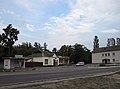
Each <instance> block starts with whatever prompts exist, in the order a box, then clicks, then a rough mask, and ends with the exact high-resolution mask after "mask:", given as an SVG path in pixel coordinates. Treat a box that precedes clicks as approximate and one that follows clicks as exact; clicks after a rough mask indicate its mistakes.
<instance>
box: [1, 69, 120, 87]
mask: <svg viewBox="0 0 120 89" xmlns="http://www.w3.org/2000/svg"><path fill="white" fill-rule="evenodd" d="M119 70H120V67H111V68H87V67H83V68H82V67H68V68H67V67H66V68H64V67H62V68H59V70H57V68H56V70H49V69H48V70H46V71H44V72H41V71H37V70H36V71H33V72H27V71H26V72H20V73H19V72H18V73H13V74H12V73H9V74H6V75H0V86H5V85H10V84H16V83H25V82H31V81H40V80H41V81H42V80H49V79H50V80H52V79H57V78H67V77H72V78H73V77H78V76H79V77H82V76H87V75H94V74H101V73H109V72H115V71H119Z"/></svg>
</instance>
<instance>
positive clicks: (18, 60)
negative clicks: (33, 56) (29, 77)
mask: <svg viewBox="0 0 120 89" xmlns="http://www.w3.org/2000/svg"><path fill="white" fill-rule="evenodd" d="M3 59H4V69H14V68H25V62H26V61H27V60H28V58H25V57H23V56H22V55H15V57H3Z"/></svg>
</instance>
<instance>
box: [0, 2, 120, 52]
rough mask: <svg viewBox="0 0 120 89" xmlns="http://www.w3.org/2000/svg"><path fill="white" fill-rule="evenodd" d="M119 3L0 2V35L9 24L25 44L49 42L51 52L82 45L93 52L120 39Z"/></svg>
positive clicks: (20, 41)
mask: <svg viewBox="0 0 120 89" xmlns="http://www.w3.org/2000/svg"><path fill="white" fill-rule="evenodd" d="M119 4H120V0H0V33H2V32H3V31H2V29H3V28H5V27H6V26H7V25H8V24H12V25H13V27H14V28H17V29H18V30H19V31H20V34H19V35H18V37H19V40H18V41H17V42H16V44H21V43H22V42H31V43H34V42H38V43H40V44H41V45H43V44H44V42H46V43H47V44H48V49H50V50H52V49H53V48H57V49H59V48H60V47H61V46H62V45H74V44H75V43H79V44H82V45H85V46H86V47H87V48H88V49H90V50H92V49H93V39H94V36H98V38H99V44H100V47H104V46H106V45H107V39H108V38H117V37H120V10H119V9H120V5H119Z"/></svg>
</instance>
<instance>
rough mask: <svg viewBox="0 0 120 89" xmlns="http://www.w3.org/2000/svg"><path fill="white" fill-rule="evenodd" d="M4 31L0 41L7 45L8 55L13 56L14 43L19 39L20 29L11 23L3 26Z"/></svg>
mask: <svg viewBox="0 0 120 89" xmlns="http://www.w3.org/2000/svg"><path fill="white" fill-rule="evenodd" d="M3 31H4V33H2V34H1V35H0V42H1V45H2V46H4V47H5V50H6V53H7V55H6V56H11V55H12V49H13V45H14V43H15V42H16V41H17V40H18V34H19V30H18V29H16V28H13V27H12V24H9V25H8V26H7V27H6V28H3ZM7 50H8V51H7Z"/></svg>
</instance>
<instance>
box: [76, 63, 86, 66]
mask: <svg viewBox="0 0 120 89" xmlns="http://www.w3.org/2000/svg"><path fill="white" fill-rule="evenodd" d="M83 65H85V63H84V62H78V63H77V64H76V66H83Z"/></svg>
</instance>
